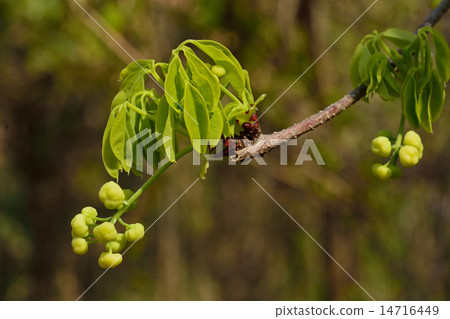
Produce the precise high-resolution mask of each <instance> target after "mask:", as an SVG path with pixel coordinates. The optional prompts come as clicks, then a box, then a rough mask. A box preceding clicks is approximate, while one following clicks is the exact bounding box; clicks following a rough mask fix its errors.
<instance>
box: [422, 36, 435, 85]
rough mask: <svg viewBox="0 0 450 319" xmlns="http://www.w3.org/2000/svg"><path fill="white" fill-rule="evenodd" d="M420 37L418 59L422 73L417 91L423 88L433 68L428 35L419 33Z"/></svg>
mask: <svg viewBox="0 0 450 319" xmlns="http://www.w3.org/2000/svg"><path fill="white" fill-rule="evenodd" d="M419 39H420V55H421V56H420V58H421V59H420V61H421V63H422V64H421V66H420V68H421V71H422V75H421V76H420V79H419V81H418V84H419V91H421V90H423V88H424V87H425V86H426V85H427V83H428V81H429V80H430V76H431V71H432V68H433V61H432V57H431V49H430V44H429V43H428V36H427V34H426V33H422V32H421V33H419Z"/></svg>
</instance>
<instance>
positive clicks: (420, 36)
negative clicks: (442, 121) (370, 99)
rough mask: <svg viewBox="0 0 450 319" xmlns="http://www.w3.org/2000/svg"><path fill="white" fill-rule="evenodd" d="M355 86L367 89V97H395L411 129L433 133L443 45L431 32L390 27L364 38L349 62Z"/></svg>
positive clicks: (446, 64) (449, 56)
mask: <svg viewBox="0 0 450 319" xmlns="http://www.w3.org/2000/svg"><path fill="white" fill-rule="evenodd" d="M350 76H351V80H352V83H353V85H354V86H357V85H360V84H364V85H366V86H367V91H366V92H367V95H368V96H369V95H373V94H374V93H376V94H378V95H379V96H380V97H381V98H382V99H383V100H386V101H388V100H391V99H393V98H397V97H400V98H401V101H402V103H401V104H402V112H403V115H404V116H405V117H406V119H407V120H408V122H409V124H410V125H411V126H412V127H413V128H416V129H417V128H419V127H420V126H422V127H423V128H424V129H425V130H426V131H427V132H430V133H431V132H432V122H434V121H436V120H437V119H438V118H439V116H440V114H441V111H442V107H443V105H444V99H445V90H444V88H445V84H446V83H447V82H448V80H449V77H450V53H449V47H448V44H447V41H446V40H445V38H444V37H443V36H442V35H441V34H440V33H439V32H438V31H436V30H434V29H433V28H430V27H423V28H421V29H419V30H418V31H417V34H413V33H411V32H408V31H405V30H400V29H395V28H391V29H388V30H386V31H384V32H381V33H378V32H376V31H375V32H373V33H372V34H369V35H367V36H366V37H364V38H363V40H362V41H361V43H360V44H359V45H358V46H357V48H356V50H355V53H354V55H353V57H352V59H351V61H350Z"/></svg>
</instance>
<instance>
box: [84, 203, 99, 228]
mask: <svg viewBox="0 0 450 319" xmlns="http://www.w3.org/2000/svg"><path fill="white" fill-rule="evenodd" d="M81 215H84V217H85V219H86V224H87V225H88V226H94V225H95V219H94V218H95V217H97V210H96V209H95V208H94V207H91V206H87V207H85V208H83V209H82V210H81Z"/></svg>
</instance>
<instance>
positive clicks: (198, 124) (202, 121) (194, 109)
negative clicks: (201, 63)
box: [184, 82, 209, 154]
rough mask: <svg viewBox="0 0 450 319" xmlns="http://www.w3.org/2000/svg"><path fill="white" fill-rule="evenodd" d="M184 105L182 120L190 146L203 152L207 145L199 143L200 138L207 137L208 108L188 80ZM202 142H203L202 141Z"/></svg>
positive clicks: (204, 138)
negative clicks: (187, 133)
mask: <svg viewBox="0 0 450 319" xmlns="http://www.w3.org/2000/svg"><path fill="white" fill-rule="evenodd" d="M184 107H185V111H184V122H185V123H186V129H187V131H188V132H189V137H190V139H191V143H192V146H193V147H194V149H195V150H196V151H197V152H198V153H200V154H204V153H205V152H206V147H207V145H200V139H202V140H206V139H207V138H208V129H209V114H208V109H207V107H206V103H205V100H204V99H203V97H202V95H201V94H200V92H199V91H198V90H197V89H196V88H195V87H194V86H193V85H192V84H190V83H189V82H186V88H185V96H184ZM202 144H205V143H204V142H203V143H202Z"/></svg>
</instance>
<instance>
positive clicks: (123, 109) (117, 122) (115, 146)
mask: <svg viewBox="0 0 450 319" xmlns="http://www.w3.org/2000/svg"><path fill="white" fill-rule="evenodd" d="M126 103H127V102H126ZM126 103H125V104H122V105H121V106H119V111H118V114H117V116H116V117H115V118H114V120H113V121H112V125H111V133H110V138H109V142H110V145H111V149H112V151H113V153H114V156H115V157H116V158H117V159H118V160H119V161H121V162H122V160H123V158H124V152H125V140H126V125H127V106H126Z"/></svg>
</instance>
